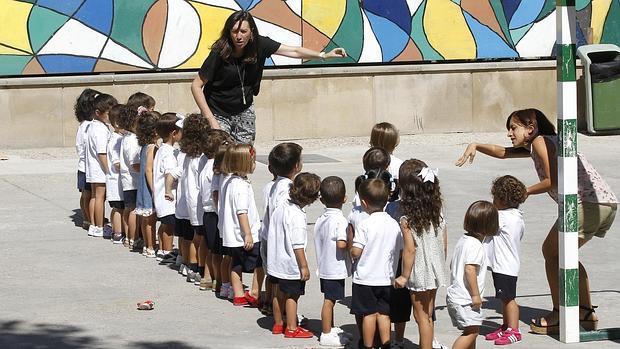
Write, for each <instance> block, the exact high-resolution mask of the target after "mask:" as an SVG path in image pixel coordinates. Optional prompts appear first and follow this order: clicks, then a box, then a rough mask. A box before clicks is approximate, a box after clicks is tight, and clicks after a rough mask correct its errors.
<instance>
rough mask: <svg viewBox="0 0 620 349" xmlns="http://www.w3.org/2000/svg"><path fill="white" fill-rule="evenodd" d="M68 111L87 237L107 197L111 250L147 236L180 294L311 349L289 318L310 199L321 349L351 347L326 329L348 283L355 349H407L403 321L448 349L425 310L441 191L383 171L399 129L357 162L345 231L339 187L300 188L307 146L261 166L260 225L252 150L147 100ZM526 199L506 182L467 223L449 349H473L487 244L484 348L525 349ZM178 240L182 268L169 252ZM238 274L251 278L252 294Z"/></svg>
mask: <svg viewBox="0 0 620 349" xmlns="http://www.w3.org/2000/svg"><path fill="white" fill-rule="evenodd" d="M95 96H96V97H95ZM89 100H92V107H91V108H90V109H89V107H88V101H89ZM84 101H86V102H84ZM78 104H79V105H80V108H79V115H80V116H79V117H78V119H79V120H82V123H81V125H80V128H79V129H78V137H83V138H84V140H83V141H81V140H77V141H76V148H77V149H78V154H82V153H83V154H84V163H85V166H84V171H83V172H84V177H85V181H82V179H81V176H80V172H82V171H81V169H82V167H81V165H78V171H79V172H78V183H79V184H80V187H81V189H82V192H84V191H87V190H86V189H87V187H88V188H92V189H91V190H92V195H91V198H90V207H88V208H86V207H84V209H83V211H84V212H85V213H88V215H89V220H90V222H92V224H90V227H89V235H91V236H102V235H103V202H104V201H105V199H106V195H107V200H108V201H109V203H110V206H111V208H112V214H111V223H112V232H113V234H112V236H111V239H112V241H113V242H114V243H121V242H123V241H126V242H127V245H128V246H130V247H136V245H137V244H136V240H137V239H138V237H139V236H142V239H143V240H144V248H143V249H142V248H139V249H141V250H142V252H143V254H144V255H145V256H146V257H157V259H158V260H159V261H160V264H168V263H176V264H177V265H178V266H179V272H180V273H182V274H183V275H184V276H187V281H189V282H193V283H194V284H196V285H197V286H200V289H201V290H213V291H215V292H216V294H217V295H219V296H220V297H221V298H225V299H230V300H232V304H233V305H235V306H249V307H262V310H263V311H264V313H266V314H273V319H274V325H273V327H272V333H273V334H283V335H284V337H285V338H310V337H313V334H312V332H310V331H308V330H307V329H305V328H304V327H302V324H301V320H302V319H300V317H299V315H298V312H297V310H298V306H297V305H298V302H299V298H300V296H302V295H304V294H305V283H306V281H307V280H308V279H309V278H310V270H309V268H308V260H307V257H306V246H307V238H308V234H307V221H306V214H305V208H306V207H307V206H309V205H311V204H312V203H313V202H314V201H316V200H317V199H318V198H319V196H320V198H321V202H322V203H323V204H324V205H325V206H326V209H325V212H324V213H323V214H322V215H321V216H320V217H319V218H318V219H317V222H316V225H315V229H314V233H315V249H316V254H317V262H318V270H317V275H318V277H319V279H320V291H321V293H323V295H324V301H323V306H322V309H321V334H320V338H319V342H320V344H321V345H323V346H330V347H342V346H344V345H346V344H347V343H348V342H349V340H350V336H349V335H348V334H346V333H344V331H343V330H342V329H340V328H339V327H337V326H336V325H335V323H334V316H333V314H334V311H333V310H334V307H335V305H336V303H337V302H338V301H340V300H342V299H344V296H345V287H344V285H345V280H346V278H348V277H349V276H352V282H353V292H352V303H351V313H352V314H355V315H356V321H357V322H358V325H359V329H360V335H361V338H360V345H361V346H362V347H364V348H372V347H381V348H387V347H390V345H392V346H393V347H396V348H402V347H404V346H403V338H404V329H405V323H406V322H407V321H409V315H410V313H411V309H412V308H413V313H414V317H415V320H416V322H417V324H418V328H419V334H420V335H419V341H420V342H419V345H420V348H423V349H426V348H429V349H430V348H442V347H443V346H441V345H440V344H438V343H437V342H436V341H435V339H434V307H435V296H436V292H437V289H438V288H439V287H442V286H445V279H446V275H445V274H444V273H445V272H444V270H445V266H444V259H445V256H446V252H447V251H446V250H447V237H446V228H445V227H446V223H445V220H444V217H443V210H442V198H441V192H440V189H439V180H438V178H437V173H436V171H435V170H433V169H430V168H429V167H428V166H427V165H426V164H425V163H424V162H422V161H420V160H406V161H404V162H402V161H401V160H399V159H398V158H396V157H394V155H392V152H393V151H394V149H395V147H396V146H397V145H398V141H399V137H398V131H397V130H396V128H395V127H394V126H393V125H391V124H389V123H381V124H377V125H376V126H375V127H374V128H373V130H372V135H371V145H372V147H371V148H370V149H369V150H368V151H367V152H366V153H365V154H364V157H363V165H364V170H365V174H364V175H362V176H359V177H358V178H357V179H356V183H355V187H356V192H357V195H356V198H355V200H354V204H355V206H354V209H353V211H352V213H351V215H350V216H349V218H348V219H347V218H345V216H344V215H343V213H342V205H343V203H345V202H346V191H345V185H344V181H343V180H342V179H341V178H339V177H335V176H329V177H326V178H325V179H324V180H323V181H321V179H320V178H319V177H318V176H317V175H315V174H312V173H300V172H301V169H302V148H301V146H299V145H298V144H295V143H290V142H287V143H281V144H278V145H277V146H275V147H274V148H273V149H272V150H271V152H270V153H269V156H268V160H269V170H270V172H272V174H273V176H274V179H273V180H272V181H270V182H268V183H267V185H266V186H265V188H264V190H263V192H264V206H265V207H264V212H263V214H262V216H263V220H262V223H261V220H260V216H261V215H260V214H259V212H258V209H257V207H256V202H255V198H254V191H253V189H252V185H251V183H250V181H249V178H248V175H250V174H251V173H253V172H254V169H255V167H256V150H255V148H254V147H253V146H252V145H245V144H234V143H233V142H232V139H231V137H230V136H229V135H228V134H227V133H225V132H223V131H221V130H210V129H209V125H208V123H207V122H206V120H205V119H204V118H202V117H201V116H200V115H198V114H192V115H189V116H188V117H186V118H185V117H183V116H181V115H177V114H175V113H165V114H163V115H160V114H159V113H157V112H155V111H153V110H152V109H153V108H154V106H155V101H154V100H153V99H152V98H151V97H150V96H148V95H145V94H142V93H136V94H134V95H132V97H130V100H129V101H128V103H127V104H126V105H120V104H117V102H116V100H115V99H114V98H113V97H112V96H109V95H106V94H101V93H96V91H84V93H83V94H82V95H81V96H80V98H79V100H78V102H76V115H78V107H77V105H78ZM88 110H93V112H92V114H93V115H94V119H93V121H91V122H89V121H88V117H86V116H85V115H87V114H88ZM108 123H109V124H110V125H111V126H112V127H113V129H114V132H110V129H109V128H108V126H107V125H106V124H108ZM80 135H81V136H80ZM160 138H161V145H160V146H159V147H158V146H157V143H158V139H160ZM78 143H79V144H78ZM176 143H178V144H179V146H180V150H177V149H175V144H176ZM80 164H81V162H80ZM393 164H396V165H397V166H398V167H395V166H392V165H393ZM395 178H398V180H399V182H397V181H396V180H395ZM82 182H85V183H86V184H83V183H82ZM106 183H107V185H106ZM524 193H525V191H524V186H523V184H522V183H521V182H519V181H518V180H517V179H515V178H514V177H510V176H505V177H501V178H499V179H497V180H496V181H495V182H494V184H493V189H492V194H493V197H494V204H495V206H493V204H490V203H488V202H483V201H478V202H475V203H474V204H472V206H470V208H469V209H468V211H467V213H466V217H465V223H464V228H465V230H466V231H467V233H466V235H465V236H464V237H462V238H461V240H459V243H458V244H457V246H456V247H455V252H454V257H453V259H452V264H451V268H452V277H451V283H450V286H449V287H448V292H447V293H448V296H447V304H448V310H449V314H450V316H451V317H452V319H453V322H454V324H455V325H456V326H457V327H459V328H460V329H463V331H464V332H463V335H462V336H461V337H459V339H457V341H456V342H455V343H454V348H460V347H463V348H465V347H470V346H471V345H472V344H475V340H476V337H477V334H478V333H479V326H480V324H481V320H482V317H481V314H480V304H481V296H482V293H483V290H484V271H485V269H486V268H485V266H486V264H487V257H486V253H485V250H484V248H483V245H482V241H483V240H484V238H485V237H487V236H493V235H496V234H497V236H494V237H493V243H489V244H487V250H488V251H492V252H493V253H489V260H490V261H491V266H492V269H493V279H494V283H495V285H496V290H497V295H496V297H497V298H500V299H502V302H503V308H502V309H503V314H504V323H503V324H502V327H500V328H499V329H498V330H497V331H494V332H493V333H491V334H489V335H487V336H486V338H487V339H489V340H491V339H492V340H494V341H495V343H496V344H510V343H513V342H518V341H520V340H521V335H520V333H519V331H518V305H517V304H516V302H515V301H514V298H515V293H516V291H515V290H516V276H517V275H516V274H517V273H518V264H519V259H518V255H519V240H520V239H521V236H522V234H523V220H522V217H521V214H520V212H519V211H518V209H517V208H518V205H519V204H520V203H522V202H523V201H524V199H525V194H524ZM87 195H88V194H84V198H86V197H87ZM397 199H398V200H397ZM389 201H391V202H389ZM388 202H389V204H388ZM81 203H82V200H81ZM489 205H490V206H489ZM496 207H497V208H496ZM498 209H499V210H500V214H499V217H500V218H499V222H500V223H498V218H497V217H498V213H497V210H498ZM121 212H122V214H121ZM121 217H122V218H121ZM156 221H159V222H160V227H159V234H156V229H155V228H156ZM498 231H499V233H498ZM125 234H126V235H125ZM175 235H176V236H177V237H178V239H179V247H180V249H179V251H178V252H177V251H175V250H174V248H173V236H175ZM157 241H159V246H157ZM502 244H503V245H502ZM157 247H158V249H157ZM244 272H245V273H253V282H252V286H251V288H250V290H247V291H246V290H244V288H243V283H242V273H244ZM265 272H266V273H267V278H266V280H265ZM263 281H265V290H266V292H265V295H262V292H261V291H262V285H263ZM401 289H402V291H401ZM500 289H501V291H500ZM269 303H271V307H269ZM391 322H393V323H395V330H396V331H395V332H396V333H395V338H394V339H391V338H390V337H391V336H390V332H391Z"/></svg>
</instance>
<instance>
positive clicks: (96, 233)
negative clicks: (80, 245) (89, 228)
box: [92, 227, 103, 238]
mask: <svg viewBox="0 0 620 349" xmlns="http://www.w3.org/2000/svg"><path fill="white" fill-rule="evenodd" d="M102 236H103V227H95V230H94V231H93V235H92V237H94V238H100V237H102Z"/></svg>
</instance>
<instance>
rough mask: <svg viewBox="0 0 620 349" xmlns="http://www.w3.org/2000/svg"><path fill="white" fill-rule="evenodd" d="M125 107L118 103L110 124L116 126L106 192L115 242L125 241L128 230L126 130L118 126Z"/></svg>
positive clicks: (112, 139)
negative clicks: (125, 216)
mask: <svg viewBox="0 0 620 349" xmlns="http://www.w3.org/2000/svg"><path fill="white" fill-rule="evenodd" d="M123 107H124V106H123V105H122V104H117V105H115V106H114V107H112V109H110V112H109V119H110V126H112V128H114V132H112V133H111V134H110V139H109V140H108V175H107V176H106V184H105V190H106V193H105V194H106V199H107V200H108V204H109V205H110V208H111V209H112V211H111V212H110V224H111V225H112V242H113V243H114V244H122V243H123V239H124V236H123V232H124V231H126V227H124V226H123V217H122V216H123V210H124V209H125V204H124V202H123V188H122V186H121V180H120V168H121V167H120V166H121V163H120V161H121V160H120V155H121V142H122V140H123V132H124V130H123V129H122V128H120V127H119V126H118V118H119V114H120V111H121V110H122V109H123Z"/></svg>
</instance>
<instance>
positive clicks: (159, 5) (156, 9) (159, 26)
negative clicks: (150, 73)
mask: <svg viewBox="0 0 620 349" xmlns="http://www.w3.org/2000/svg"><path fill="white" fill-rule="evenodd" d="M167 17H168V1H167V0H158V1H157V2H156V3H154V4H153V6H151V8H150V9H149V12H147V14H146V18H145V19H144V24H143V26H142V40H144V41H143V43H144V49H145V50H146V54H147V55H148V56H149V58H150V59H151V62H153V64H154V65H155V66H157V63H158V62H159V53H160V52H161V46H162V44H163V42H164V33H165V32H166V22H167Z"/></svg>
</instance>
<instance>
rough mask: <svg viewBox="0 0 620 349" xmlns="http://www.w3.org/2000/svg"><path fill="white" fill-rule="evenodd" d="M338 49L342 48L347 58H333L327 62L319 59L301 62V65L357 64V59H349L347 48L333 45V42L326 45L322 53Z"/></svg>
mask: <svg viewBox="0 0 620 349" xmlns="http://www.w3.org/2000/svg"><path fill="white" fill-rule="evenodd" d="M338 47H344V48H345V49H346V50H347V57H345V58H335V59H330V60H328V61H322V60H320V59H311V60H309V61H306V62H303V65H325V64H334V63H336V64H337V63H348V64H352V63H357V60H358V59H359V57H358V58H357V59H355V58H354V57H351V56H350V55H349V49H348V47H345V46H339V45H338V44H336V43H334V42H333V41H330V42H329V44H327V46H325V49H324V51H325V52H329V51H331V50H333V49H335V48H338Z"/></svg>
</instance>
